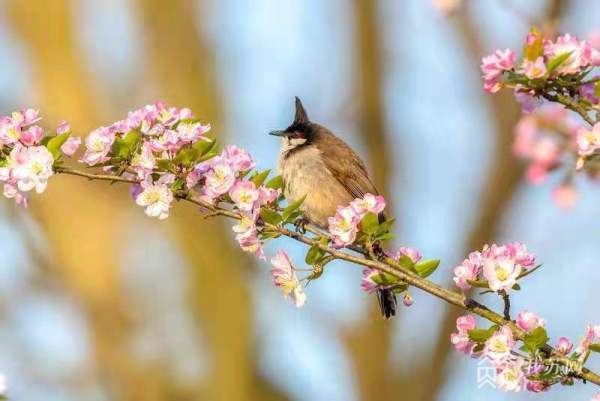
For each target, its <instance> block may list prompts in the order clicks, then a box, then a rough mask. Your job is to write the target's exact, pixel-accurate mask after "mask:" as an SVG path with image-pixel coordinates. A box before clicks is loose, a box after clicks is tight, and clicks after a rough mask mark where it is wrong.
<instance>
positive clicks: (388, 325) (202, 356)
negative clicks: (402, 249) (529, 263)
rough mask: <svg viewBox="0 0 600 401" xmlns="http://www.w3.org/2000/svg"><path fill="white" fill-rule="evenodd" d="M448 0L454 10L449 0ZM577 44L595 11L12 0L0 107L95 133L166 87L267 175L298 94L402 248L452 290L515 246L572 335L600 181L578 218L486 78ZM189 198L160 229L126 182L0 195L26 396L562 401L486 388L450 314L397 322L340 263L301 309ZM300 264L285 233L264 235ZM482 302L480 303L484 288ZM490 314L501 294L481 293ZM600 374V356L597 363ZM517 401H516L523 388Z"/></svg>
mask: <svg viewBox="0 0 600 401" xmlns="http://www.w3.org/2000/svg"><path fill="white" fill-rule="evenodd" d="M437 3H444V2H443V1H438V2H437ZM531 17H535V19H536V21H535V22H536V24H538V26H541V27H542V28H544V29H546V30H547V31H555V32H564V31H569V32H572V33H575V34H577V35H579V36H581V37H585V36H586V35H587V34H588V33H589V32H590V31H592V30H593V29H594V28H599V25H598V20H599V18H600V3H598V2H595V1H587V0H578V1H575V0H571V1H560V0H549V1H542V0H535V1H527V2H521V1H516V0H476V1H475V0H464V1H463V4H462V6H460V7H459V8H458V9H457V10H456V11H455V12H453V13H451V15H445V14H444V13H443V12H440V10H439V9H436V8H435V7H434V6H433V5H432V2H431V1H430V0H381V1H368V0H354V1H351V0H328V1H322V0H254V1H243V0H212V1H211V0H204V1H196V0H169V1H165V0H71V1H68V0H29V1H25V0H0V114H6V113H9V112H10V111H12V110H16V109H21V108H24V107H27V106H31V107H35V108H39V109H40V110H41V112H42V114H43V115H44V116H45V123H46V124H47V125H48V126H54V125H55V124H56V123H58V122H59V121H60V120H62V119H66V120H68V121H69V122H70V123H71V125H72V127H73V129H74V131H75V132H76V133H79V134H81V135H84V134H86V133H88V132H89V131H91V130H92V129H93V128H94V127H97V126H99V125H102V124H109V123H111V122H112V121H114V120H117V119H120V118H122V117H123V116H124V115H125V114H126V112H127V111H128V110H130V109H133V108H138V107H140V106H142V105H144V104H147V103H151V102H153V101H154V100H156V99H163V100H165V101H166V102H167V103H169V104H173V105H177V106H181V107H183V106H188V107H191V108H192V109H193V110H194V111H195V112H196V114H197V115H199V116H200V117H202V118H203V119H204V120H205V121H207V122H211V123H212V125H213V130H214V132H215V133H216V134H217V135H218V137H219V138H220V140H221V141H222V142H230V143H235V144H238V145H240V146H243V147H245V148H246V149H248V150H249V151H250V152H251V153H253V154H254V155H255V156H256V158H257V159H258V160H259V161H260V167H261V168H269V167H273V166H274V163H275V160H276V157H277V149H278V143H277V141H276V140H274V138H273V137H269V136H268V135H266V133H267V132H269V131H270V130H273V129H278V128H282V127H285V126H287V124H288V123H289V122H290V121H291V119H292V115H293V96H294V95H298V96H300V97H301V98H302V99H303V101H304V104H305V106H306V108H307V109H308V112H309V115H310V116H311V118H312V119H313V120H315V121H318V122H321V123H323V124H324V125H326V126H328V127H330V128H332V129H333V130H334V132H336V133H338V134H339V135H340V136H341V137H343V138H344V139H345V140H347V141H348V142H349V143H351V144H352V145H353V146H354V147H355V148H356V149H357V150H358V151H359V153H360V154H361V155H362V156H363V157H364V158H365V159H366V161H367V164H369V166H370V168H371V170H372V173H373V175H374V177H375V180H376V182H377V183H378V185H379V186H380V188H384V192H385V194H386V195H387V198H388V199H389V201H390V203H391V204H392V205H393V208H392V209H393V214H395V215H396V216H397V217H398V224H397V226H398V232H399V236H398V238H397V240H395V244H394V246H399V245H406V246H412V247H416V248H419V249H420V250H421V251H422V252H423V253H424V254H425V255H426V256H427V257H439V258H441V259H442V266H441V268H439V269H438V271H437V272H436V273H435V274H434V275H433V276H432V279H433V280H435V281H436V282H439V283H444V284H448V285H449V283H450V278H451V269H452V268H453V266H455V265H457V264H458V263H460V261H461V260H462V259H463V258H464V256H465V254H466V253H467V252H468V250H472V249H476V248H480V247H481V246H482V245H483V244H484V243H486V242H489V241H505V240H523V241H525V242H526V243H527V244H528V245H529V247H530V248H531V249H532V250H533V251H534V252H535V253H536V254H537V255H538V258H539V260H540V261H542V262H544V268H543V270H542V271H543V272H542V273H540V274H536V275H534V276H532V277H530V278H528V279H527V281H526V283H524V284H525V285H524V287H525V288H524V290H523V291H521V292H520V293H518V294H517V295H516V296H515V297H514V299H513V304H514V305H515V309H522V308H525V307H526V308H529V309H530V310H531V311H534V312H536V313H539V314H541V315H542V316H544V317H546V318H547V319H548V321H549V322H550V323H549V333H550V335H551V336H552V337H553V338H556V337H557V336H559V335H566V336H568V337H570V338H572V339H573V340H575V341H577V340H578V338H579V336H580V335H581V334H582V332H583V329H584V327H585V325H586V324H588V323H596V324H597V323H600V312H598V305H599V301H600V292H599V291H598V282H599V281H598V280H599V279H600V269H598V267H599V266H598V265H599V262H598V260H599V259H600V247H599V246H598V240H599V238H600V237H599V234H600V233H599V231H598V228H597V226H596V224H595V223H594V220H595V216H596V213H597V211H598V203H597V201H598V190H597V189H596V188H594V185H593V184H590V183H586V182H584V181H583V180H582V181H581V182H580V181H577V182H576V184H577V188H578V190H579V191H580V193H581V196H580V202H579V204H578V206H577V208H576V209H575V210H573V211H571V212H570V213H565V212H564V211H561V210H559V209H557V208H556V207H555V206H554V205H553V204H552V203H551V201H550V200H549V193H550V190H551V188H552V187H553V186H554V185H555V184H556V183H557V182H558V180H559V179H560V177H558V176H557V177H552V178H551V179H550V182H549V183H547V184H544V185H541V186H537V187H533V186H530V185H528V184H526V183H525V182H524V181H523V179H522V173H523V171H522V170H523V166H522V165H521V164H520V163H519V162H518V161H516V160H515V159H514V157H513V156H512V155H511V149H510V148H511V141H512V136H513V127H514V125H515V123H516V122H517V121H518V119H519V116H520V111H519V109H518V107H517V105H516V104H515V102H514V100H513V99H512V97H511V96H510V95H509V94H500V95H498V96H494V97H492V96H489V95H487V94H485V93H484V92H483V90H482V89H481V82H480V78H479V71H478V67H479V60H480V58H481V56H482V55H483V54H485V53H487V52H489V51H490V50H492V49H493V48H495V47H502V48H504V47H513V48H517V49H519V48H520V47H521V41H522V40H523V38H524V36H525V34H526V32H527V30H528V28H529V26H530V24H531V23H532V22H531V19H532V18H531ZM222 223H224V222H219V221H216V220H215V219H212V220H210V221H205V220H203V219H202V218H201V217H200V216H199V214H198V212H197V210H195V209H194V208H193V207H191V206H188V205H184V204H178V205H176V206H175V207H174V209H173V210H172V213H171V217H170V218H169V219H168V220H167V221H164V222H158V221H155V220H152V219H149V218H147V217H146V216H145V215H144V213H143V210H142V208H140V207H136V206H135V204H134V203H133V202H132V201H131V199H130V198H129V195H128V192H127V189H126V188H123V187H119V186H118V185H114V186H109V185H106V184H102V183H95V182H94V183H93V182H87V181H84V180H82V179H78V178H75V177H59V178H55V179H52V180H51V184H50V186H49V187H48V190H47V191H46V193H44V194H43V196H41V197H33V199H32V200H31V206H30V208H29V209H28V210H21V209H19V208H17V207H15V206H14V205H13V204H12V203H11V202H10V201H8V200H4V201H2V202H0V372H3V373H4V374H5V375H6V377H7V381H8V387H9V390H8V395H9V397H10V398H11V399H12V400H18V401H20V400H45V401H55V400H56V401H58V400H60V401H71V400H73V401H74V400H78V401H86V400H90V401H101V400H102V401H103V400H125V401H129V400H143V401H153V400H178V401H180V400H209V401H213V400H216V401H221V400H223V401H229V400H242V401H245V400H247V401H250V400H252V401H253V400H260V401H271V400H272V401H275V400H302V401H312V400H328V401H336V400H339V401H352V400H366V401H381V400H441V401H450V400H457V399H460V400H479V399H487V400H500V399H511V400H515V401H517V400H529V399H534V398H535V399H540V398H548V397H550V398H552V399H554V400H575V399H582V400H587V399H589V398H590V397H591V396H592V394H594V393H595V392H596V389H595V388H593V387H592V385H587V386H586V385H578V386H577V387H576V388H568V389H557V390H554V391H553V392H552V393H551V394H549V395H541V396H540V395H535V394H525V393H521V394H519V395H512V394H510V395H507V394H505V393H501V392H498V391H496V390H493V389H491V388H489V387H485V388H482V389H478V388H477V383H478V382H477V367H478V366H477V361H475V360H470V359H468V358H464V357H463V356H462V355H459V354H458V353H456V352H454V350H453V349H452V348H451V346H450V344H449V341H448V337H449V333H450V332H451V331H452V329H453V327H454V319H455V318H456V316H457V315H458V313H460V311H459V310H457V309H454V308H451V307H447V306H446V305H445V304H444V303H442V302H441V301H439V300H437V299H434V298H432V297H430V296H428V295H427V294H422V293H419V292H414V293H413V295H414V298H415V304H414V305H413V306H412V307H411V308H403V309H402V310H401V311H400V316H399V317H398V318H397V319H395V320H393V321H391V322H384V321H383V320H382V319H381V318H380V316H379V314H378V312H377V307H376V301H375V299H374V298H373V297H369V296H368V295H366V294H364V293H362V292H360V290H359V281H360V271H359V270H358V269H356V268H354V267H352V266H349V265H345V264H342V263H338V264H333V265H331V267H329V268H328V269H327V271H326V272H325V274H324V276H323V277H322V279H321V280H319V281H317V282H314V283H313V284H311V286H309V288H308V296H309V301H308V303H307V305H306V306H305V307H304V308H303V309H300V310H296V309H295V308H294V307H293V306H292V305H291V303H289V302H284V301H283V300H282V299H281V294H280V292H278V291H277V289H275V288H274V287H273V285H272V282H271V278H270V275H269V273H268V269H269V267H268V265H267V264H265V263H262V262H259V261H257V260H255V259H252V258H250V257H248V256H247V255H245V254H242V253H241V252H240V251H239V250H238V249H237V246H236V245H235V244H234V242H233V241H232V235H231V233H230V229H229V224H228V223H225V224H222ZM274 246H278V247H283V248H285V249H286V250H288V251H289V252H290V253H291V254H292V255H293V256H294V257H295V258H296V260H298V261H300V260H302V257H303V249H302V248H301V247H299V246H297V245H296V244H294V243H291V242H285V241H283V240H282V241H277V242H275V243H272V244H270V245H269V247H268V249H267V253H268V254H269V255H272V254H273V253H274V251H275V249H276V248H275V247H274ZM488 297H489V296H488ZM486 302H489V303H490V304H491V305H492V306H495V307H498V306H499V305H498V302H497V301H496V300H495V299H493V298H490V299H487V301H486ZM592 366H595V367H596V368H599V367H600V364H599V363H598V361H596V362H594V361H592ZM509 397H510V398H509Z"/></svg>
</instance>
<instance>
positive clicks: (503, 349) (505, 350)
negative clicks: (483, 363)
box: [483, 326, 515, 366]
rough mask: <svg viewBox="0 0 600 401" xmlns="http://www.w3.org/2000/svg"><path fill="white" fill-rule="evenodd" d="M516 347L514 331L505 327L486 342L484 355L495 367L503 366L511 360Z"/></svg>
mask: <svg viewBox="0 0 600 401" xmlns="http://www.w3.org/2000/svg"><path fill="white" fill-rule="evenodd" d="M514 346H515V339H514V337H513V333H512V331H511V330H510V329H509V328H508V327H506V326H503V327H501V328H500V330H498V331H496V332H495V333H494V334H493V335H492V336H491V337H490V338H489V339H488V340H487V341H486V342H485V346H484V348H483V355H484V356H485V357H486V358H488V359H489V360H490V362H491V363H492V364H493V365H494V366H502V365H503V364H504V363H505V362H507V361H508V359H509V358H510V356H511V353H510V352H511V350H512V349H513V347H514Z"/></svg>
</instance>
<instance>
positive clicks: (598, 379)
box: [57, 167, 600, 386]
mask: <svg viewBox="0 0 600 401" xmlns="http://www.w3.org/2000/svg"><path fill="white" fill-rule="evenodd" d="M57 173H60V174H68V175H74V176H80V177H85V178H88V179H92V180H95V179H97V180H101V181H119V182H128V183H131V182H134V183H135V182H138V181H136V180H135V179H117V180H115V178H122V177H113V176H107V175H103V174H98V175H95V174H92V173H85V172H82V171H79V170H75V169H71V168H68V167H61V168H58V169H57ZM175 197H176V198H177V199H181V200H185V201H187V202H191V203H193V204H195V205H197V206H200V207H202V208H203V209H205V210H208V211H210V212H211V213H216V214H218V215H220V216H225V217H228V218H231V219H234V220H241V219H242V217H243V216H242V215H241V214H239V213H237V212H235V211H232V210H229V209H226V208H224V207H222V206H219V205H218V204H214V205H213V204H211V203H209V202H207V201H204V200H201V199H195V198H193V197H192V196H190V195H189V194H187V193H186V192H185V191H181V192H178V193H176V194H175ZM263 227H264V228H267V229H269V230H271V231H274V232H277V233H279V234H281V235H283V236H286V237H289V238H292V239H294V240H296V241H299V242H302V243H304V244H306V245H309V246H315V247H318V248H319V249H321V250H322V251H323V252H325V253H326V254H329V255H331V256H332V257H334V258H336V259H340V260H345V261H347V262H350V263H352V264H355V265H359V266H364V267H368V268H371V269H375V270H378V271H380V272H383V273H386V274H389V275H391V276H393V277H395V278H397V279H400V280H402V281H403V282H405V283H407V284H409V285H412V286H414V287H417V288H419V289H421V290H423V291H424V292H427V293H429V294H431V295H433V296H435V297H437V298H439V299H442V300H444V301H446V302H447V303H449V304H451V305H454V306H457V307H459V308H461V309H464V310H466V311H469V312H471V313H473V314H475V315H478V316H480V317H483V318H484V319H487V320H489V321H490V322H492V323H495V324H498V325H502V326H506V327H509V328H510V329H511V331H512V332H513V334H514V336H515V338H516V339H520V340H522V339H523V338H524V336H525V333H524V332H523V331H522V330H521V329H519V328H518V327H517V326H516V325H515V324H514V323H513V322H512V321H510V319H506V318H505V317H503V316H502V315H500V314H498V313H496V312H494V311H492V310H490V309H489V308H487V307H486V306H485V305H482V304H480V303H479V302H477V301H475V300H473V299H471V298H468V297H465V295H463V294H462V293H459V292H455V291H451V290H449V289H446V288H444V287H441V286H440V285H438V284H435V283H433V282H431V281H429V280H426V279H424V278H421V277H420V276H418V275H417V274H415V273H414V272H412V271H410V270H407V269H405V268H404V267H402V266H401V265H400V264H398V263H396V262H395V261H394V260H392V259H391V258H385V261H384V262H382V261H379V260H373V259H367V258H365V257H362V255H361V256H356V255H353V254H350V253H348V252H345V251H343V250H342V249H336V248H333V247H331V246H329V245H325V244H323V243H321V242H320V241H319V238H311V237H308V236H306V235H304V234H301V233H299V232H296V231H292V230H289V229H287V228H285V227H283V226H279V225H273V224H268V223H263ZM546 349H547V351H548V354H549V355H550V356H552V357H553V360H555V361H556V363H559V364H560V365H562V366H567V367H570V368H573V361H572V360H570V359H568V358H566V357H565V356H563V355H561V354H560V353H558V352H557V351H555V350H554V349H553V348H551V347H549V346H547V347H546ZM575 371H576V373H575V376H576V377H577V378H579V379H582V380H585V381H589V382H592V383H594V384H597V385H599V386H600V376H599V375H597V374H596V373H594V372H591V371H590V370H588V369H586V368H584V367H582V366H581V365H580V364H577V365H576V366H575Z"/></svg>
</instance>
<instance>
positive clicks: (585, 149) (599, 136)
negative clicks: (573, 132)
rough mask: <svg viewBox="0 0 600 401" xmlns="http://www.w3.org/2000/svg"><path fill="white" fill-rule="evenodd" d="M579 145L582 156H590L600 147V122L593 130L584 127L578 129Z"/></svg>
mask: <svg viewBox="0 0 600 401" xmlns="http://www.w3.org/2000/svg"><path fill="white" fill-rule="evenodd" d="M577 147H578V153H579V155H580V156H589V155H591V154H593V153H594V152H595V151H596V150H598V149H600V123H596V124H594V126H593V127H592V129H591V130H589V129H588V128H583V127H582V128H580V129H579V130H578V131H577Z"/></svg>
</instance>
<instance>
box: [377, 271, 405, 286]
mask: <svg viewBox="0 0 600 401" xmlns="http://www.w3.org/2000/svg"><path fill="white" fill-rule="evenodd" d="M371 280H373V282H374V283H375V284H377V285H392V284H395V283H397V282H398V278H396V277H394V276H392V275H391V274H387V273H379V274H374V275H373V276H371Z"/></svg>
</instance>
